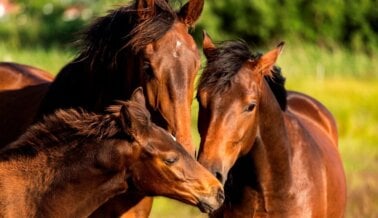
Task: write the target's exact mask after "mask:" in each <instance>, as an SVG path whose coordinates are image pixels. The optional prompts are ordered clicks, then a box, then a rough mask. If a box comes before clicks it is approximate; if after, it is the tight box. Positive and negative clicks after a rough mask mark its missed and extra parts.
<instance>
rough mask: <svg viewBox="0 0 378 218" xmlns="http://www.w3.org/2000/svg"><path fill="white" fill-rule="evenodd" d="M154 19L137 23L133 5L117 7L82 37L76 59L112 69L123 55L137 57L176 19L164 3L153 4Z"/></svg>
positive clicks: (159, 1) (165, 2)
mask: <svg viewBox="0 0 378 218" xmlns="http://www.w3.org/2000/svg"><path fill="white" fill-rule="evenodd" d="M154 4H155V8H154V10H155V16H152V17H150V18H147V19H144V20H140V19H139V18H138V14H137V13H138V11H137V4H136V2H134V3H133V4H131V5H127V6H121V7H120V8H118V9H115V10H112V11H110V12H109V14H108V15H106V16H104V17H101V18H98V19H97V20H96V21H95V22H94V23H93V24H92V25H91V26H90V27H89V28H88V29H87V31H86V32H85V33H84V37H83V39H82V51H81V53H80V55H79V58H78V59H79V60H80V59H89V60H90V63H92V64H96V65H99V66H104V65H108V66H109V65H114V64H116V61H117V55H118V54H119V53H120V52H121V51H123V50H127V52H134V53H138V52H139V51H141V49H143V48H144V47H145V46H146V45H147V44H149V43H151V42H153V41H156V40H158V39H160V38H161V37H162V36H163V35H164V34H165V33H166V32H167V31H168V30H169V29H170V28H171V27H172V25H173V23H174V21H175V20H176V18H177V15H176V12H175V11H173V9H172V8H171V6H170V5H169V3H168V1H166V0H155V3H154Z"/></svg>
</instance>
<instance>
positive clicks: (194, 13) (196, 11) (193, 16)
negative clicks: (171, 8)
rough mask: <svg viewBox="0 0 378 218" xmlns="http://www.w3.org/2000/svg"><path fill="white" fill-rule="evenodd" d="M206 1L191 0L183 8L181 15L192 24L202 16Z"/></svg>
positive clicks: (187, 22)
mask: <svg viewBox="0 0 378 218" xmlns="http://www.w3.org/2000/svg"><path fill="white" fill-rule="evenodd" d="M204 3H205V1H204V0H189V2H188V3H186V4H185V5H184V6H183V7H182V8H181V10H180V12H179V17H180V18H182V19H183V21H184V23H185V24H186V25H188V26H192V25H193V24H194V23H195V22H196V21H197V20H198V18H199V17H200V15H201V13H202V9H203V5H204Z"/></svg>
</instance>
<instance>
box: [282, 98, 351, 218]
mask: <svg viewBox="0 0 378 218" xmlns="http://www.w3.org/2000/svg"><path fill="white" fill-rule="evenodd" d="M285 113H286V118H287V119H286V120H287V122H286V127H287V130H288V133H289V136H291V137H289V138H290V141H291V144H292V145H293V146H292V154H293V165H294V166H296V167H295V168H294V170H293V174H294V178H296V179H295V185H294V186H295V187H301V186H302V185H303V184H302V183H303V181H308V182H309V184H310V185H308V186H305V187H312V186H313V187H315V188H313V189H309V190H306V191H307V192H308V193H309V195H311V196H312V197H311V201H310V202H307V203H308V204H313V207H314V208H318V212H321V211H323V212H324V213H325V215H326V217H343V215H344V208H345V204H346V180H345V173H344V169H343V165H342V160H341V156H340V153H339V151H338V147H337V143H338V136H337V126H336V121H335V119H334V117H333V116H332V114H331V113H330V112H329V111H328V110H327V109H326V108H325V106H324V105H322V104H321V103H320V102H318V101H317V100H315V99H313V98H311V97H309V96H307V95H304V94H302V93H298V92H289V93H288V109H287V111H286V112H285ZM297 191H298V193H301V192H303V191H302V190H297ZM320 214H321V213H320ZM322 216H323V215H322ZM323 217H324V216H323Z"/></svg>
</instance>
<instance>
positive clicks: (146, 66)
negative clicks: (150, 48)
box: [143, 61, 154, 77]
mask: <svg viewBox="0 0 378 218" xmlns="http://www.w3.org/2000/svg"><path fill="white" fill-rule="evenodd" d="M143 70H144V72H145V73H146V74H147V75H148V76H149V77H153V75H154V71H153V70H152V67H151V63H150V62H149V61H144V63H143Z"/></svg>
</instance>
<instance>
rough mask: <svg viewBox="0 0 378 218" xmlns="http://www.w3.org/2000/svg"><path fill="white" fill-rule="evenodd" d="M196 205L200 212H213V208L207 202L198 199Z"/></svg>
mask: <svg viewBox="0 0 378 218" xmlns="http://www.w3.org/2000/svg"><path fill="white" fill-rule="evenodd" d="M197 207H198V208H199V209H200V211H201V212H202V213H211V212H213V211H214V210H215V209H214V208H213V207H211V206H210V205H209V204H208V203H205V202H203V201H200V202H199V203H198V204H197Z"/></svg>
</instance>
